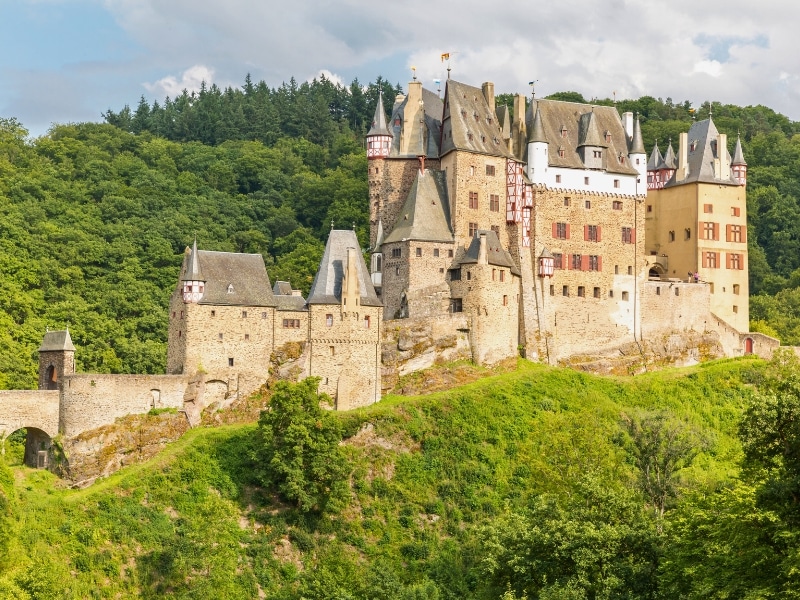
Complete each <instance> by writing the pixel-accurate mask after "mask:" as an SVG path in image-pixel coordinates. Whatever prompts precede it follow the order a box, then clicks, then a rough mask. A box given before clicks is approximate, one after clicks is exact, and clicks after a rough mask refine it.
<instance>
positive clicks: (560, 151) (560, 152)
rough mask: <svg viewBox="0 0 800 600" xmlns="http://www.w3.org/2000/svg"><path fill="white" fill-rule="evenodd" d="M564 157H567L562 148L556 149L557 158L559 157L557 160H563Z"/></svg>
mask: <svg viewBox="0 0 800 600" xmlns="http://www.w3.org/2000/svg"><path fill="white" fill-rule="evenodd" d="M566 155H567V153H566V151H565V150H564V148H559V149H558V156H559V158H564V157H565V156H566Z"/></svg>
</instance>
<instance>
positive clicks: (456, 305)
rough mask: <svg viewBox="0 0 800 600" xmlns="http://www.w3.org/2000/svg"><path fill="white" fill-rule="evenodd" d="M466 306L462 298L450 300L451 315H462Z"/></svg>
mask: <svg viewBox="0 0 800 600" xmlns="http://www.w3.org/2000/svg"><path fill="white" fill-rule="evenodd" d="M463 310H464V305H463V304H462V302H461V298H450V312H451V313H460V312H463Z"/></svg>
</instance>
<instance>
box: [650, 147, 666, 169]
mask: <svg viewBox="0 0 800 600" xmlns="http://www.w3.org/2000/svg"><path fill="white" fill-rule="evenodd" d="M662 162H664V157H663V156H661V151H660V150H659V149H658V140H656V143H655V145H654V146H653V152H652V153H651V154H650V158H649V159H648V161H647V170H648V171H655V170H656V169H658V166H659V165H660V164H661V163H662Z"/></svg>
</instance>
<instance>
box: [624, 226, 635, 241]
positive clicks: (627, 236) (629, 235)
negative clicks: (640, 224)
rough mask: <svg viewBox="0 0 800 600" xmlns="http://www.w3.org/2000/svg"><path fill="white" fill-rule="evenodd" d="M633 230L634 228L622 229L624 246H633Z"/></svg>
mask: <svg viewBox="0 0 800 600" xmlns="http://www.w3.org/2000/svg"><path fill="white" fill-rule="evenodd" d="M633 242H634V239H633V228H632V227H623V228H622V243H623V244H633Z"/></svg>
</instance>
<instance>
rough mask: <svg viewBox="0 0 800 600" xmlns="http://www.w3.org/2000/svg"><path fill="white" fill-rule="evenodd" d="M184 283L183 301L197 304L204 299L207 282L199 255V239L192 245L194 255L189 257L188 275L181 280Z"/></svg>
mask: <svg viewBox="0 0 800 600" xmlns="http://www.w3.org/2000/svg"><path fill="white" fill-rule="evenodd" d="M181 281H182V282H183V301H184V302H186V303H187V304H189V303H190V302H191V303H195V304H196V303H197V302H200V300H202V299H203V293H204V292H205V286H206V280H205V279H203V273H202V271H201V270H200V258H199V255H198V253H197V238H195V239H194V243H193V244H192V253H191V255H190V256H189V267H188V268H187V269H186V274H185V275H184V276H183V279H181Z"/></svg>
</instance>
